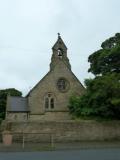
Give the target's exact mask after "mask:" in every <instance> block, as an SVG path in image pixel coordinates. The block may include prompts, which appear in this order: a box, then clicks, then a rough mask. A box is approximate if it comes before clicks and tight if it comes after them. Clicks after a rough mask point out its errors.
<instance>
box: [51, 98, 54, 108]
mask: <svg viewBox="0 0 120 160" xmlns="http://www.w3.org/2000/svg"><path fill="white" fill-rule="evenodd" d="M50 108H51V109H53V108H54V98H51V100H50Z"/></svg>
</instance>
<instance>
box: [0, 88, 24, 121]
mask: <svg viewBox="0 0 120 160" xmlns="http://www.w3.org/2000/svg"><path fill="white" fill-rule="evenodd" d="M7 95H10V96H22V93H21V92H20V91H18V90H16V89H14V88H10V89H4V90H0V119H4V118H5V110H6V100H7Z"/></svg>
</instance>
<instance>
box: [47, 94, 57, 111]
mask: <svg viewBox="0 0 120 160" xmlns="http://www.w3.org/2000/svg"><path fill="white" fill-rule="evenodd" d="M54 106H55V102H54V96H53V94H52V93H48V94H47V95H46V96H45V109H46V110H51V109H54Z"/></svg>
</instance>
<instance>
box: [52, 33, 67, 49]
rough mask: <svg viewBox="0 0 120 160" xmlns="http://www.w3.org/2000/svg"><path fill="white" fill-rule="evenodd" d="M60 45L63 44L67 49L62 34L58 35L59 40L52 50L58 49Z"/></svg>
mask: <svg viewBox="0 0 120 160" xmlns="http://www.w3.org/2000/svg"><path fill="white" fill-rule="evenodd" d="M59 44H62V45H63V46H64V47H65V48H66V49H67V47H66V45H65V43H64V41H63V40H62V38H61V36H60V34H59V33H58V39H57V41H56V43H55V44H54V46H53V47H52V49H54V48H56V46H59Z"/></svg>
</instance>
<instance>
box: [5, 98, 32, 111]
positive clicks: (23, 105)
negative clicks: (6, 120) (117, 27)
mask: <svg viewBox="0 0 120 160" xmlns="http://www.w3.org/2000/svg"><path fill="white" fill-rule="evenodd" d="M7 111H8V112H28V111H29V110H28V103H27V98H24V97H11V96H9V97H8V100H7Z"/></svg>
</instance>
